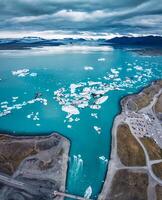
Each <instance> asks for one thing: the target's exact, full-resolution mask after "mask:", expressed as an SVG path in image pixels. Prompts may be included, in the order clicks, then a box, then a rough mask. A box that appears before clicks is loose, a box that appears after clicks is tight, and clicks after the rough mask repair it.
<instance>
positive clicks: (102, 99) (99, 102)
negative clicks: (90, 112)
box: [95, 96, 108, 105]
mask: <svg viewBox="0 0 162 200" xmlns="http://www.w3.org/2000/svg"><path fill="white" fill-rule="evenodd" d="M107 99H108V96H103V97H100V98H99V99H97V100H96V101H95V104H97V105H98V104H102V103H104V102H105V101H106V100H107Z"/></svg>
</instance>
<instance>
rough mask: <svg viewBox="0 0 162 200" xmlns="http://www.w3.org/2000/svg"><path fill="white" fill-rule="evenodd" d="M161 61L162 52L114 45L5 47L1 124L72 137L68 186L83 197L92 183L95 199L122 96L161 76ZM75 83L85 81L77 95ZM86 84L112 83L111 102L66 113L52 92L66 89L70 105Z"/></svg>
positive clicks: (0, 61)
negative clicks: (48, 48)
mask: <svg viewBox="0 0 162 200" xmlns="http://www.w3.org/2000/svg"><path fill="white" fill-rule="evenodd" d="M161 63H162V57H154V56H152V57H150V56H149V57H147V56H145V57H144V56H139V55H137V54H135V53H132V52H127V51H124V50H116V49H114V50H108V51H106V50H104V51H102V50H100V51H91V50H90V51H86V52H85V51H84V52H83V51H81V52H80V51H78V50H77V51H72V52H71V51H69V50H68V51H60V52H55V51H53V52H50V53H49V54H48V53H47V52H44V53H42V52H41V53H39V52H36V53H35V51H34V50H28V51H12V52H8V51H5V52H2V51H1V54H0V94H1V95H0V129H1V130H5V131H11V132H12V133H13V134H16V135H19V134H22V133H23V134H24V135H26V134H28V135H38V134H39V135H41V134H42V135H43V134H44V133H47V134H48V133H51V132H53V131H57V132H59V133H61V134H62V135H64V136H66V137H67V138H69V139H70V140H71V150H70V158H69V170H68V180H67V186H66V189H67V191H68V192H71V193H74V194H78V195H81V196H83V195H84V193H85V190H86V189H87V188H88V187H89V186H90V187H91V188H92V195H91V198H94V199H95V198H96V197H97V195H98V194H99V192H100V190H101V187H102V184H103V181H104V177H105V172H106V169H107V164H108V160H109V155H110V144H111V127H112V123H113V119H114V117H115V115H117V114H118V113H119V112H120V106H119V100H120V99H121V98H122V97H123V96H125V95H127V94H131V93H134V92H138V91H139V90H140V89H141V88H142V87H144V86H146V85H147V84H149V83H150V82H151V81H152V80H155V79H160V78H162V64H161ZM18 70H22V71H18ZM92 81H93V82H92ZM94 82H95V83H94ZM71 84H75V85H74V86H76V84H82V86H80V87H78V88H77V89H76V90H75V93H74V94H73V93H72V91H71V88H72V86H71ZM70 87H71V88H70ZM85 87H87V88H89V89H90V90H93V89H95V91H96V90H104V88H105V87H107V88H108V87H110V88H109V89H108V90H106V93H105V92H104V93H105V94H104V96H108V99H107V101H106V102H104V103H103V104H101V108H99V109H92V107H91V108H90V105H91V106H92V105H93V104H94V99H93V97H92V98H91V99H90V100H89V101H88V104H89V106H87V107H86V108H79V107H77V110H78V111H79V114H77V115H72V116H70V117H69V116H67V113H66V112H64V111H62V105H60V104H59V103H60V101H59V100H58V95H55V98H54V91H58V90H59V89H60V88H62V89H61V91H62V90H63V92H62V95H63V96H62V97H61V98H62V99H63V100H65V101H66V102H68V104H69V102H70V99H75V98H76V96H75V94H80V93H81V92H83V90H84V88H85ZM56 93H57V92H56ZM75 107H76V106H75ZM8 112H10V113H8ZM7 113H8V114H7ZM96 127H97V129H96Z"/></svg>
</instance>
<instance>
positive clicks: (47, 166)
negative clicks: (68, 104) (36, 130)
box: [0, 132, 70, 200]
mask: <svg viewBox="0 0 162 200" xmlns="http://www.w3.org/2000/svg"><path fill="white" fill-rule="evenodd" d="M69 150H70V141H69V140H68V139H67V138H65V137H63V136H61V135H60V134H58V133H51V134H50V135H46V136H13V135H9V134H2V132H1V134H0V153H1V163H0V169H1V170H0V182H1V183H2V186H3V187H2V186H0V190H1V192H0V198H1V199H2V200H3V198H5V199H6V195H7V197H8V198H13V200H15V198H16V200H19V198H20V199H21V198H25V199H26V197H25V196H26V195H29V194H30V195H29V196H30V198H31V199H33V200H34V199H35V198H42V200H44V199H51V200H52V199H53V197H52V194H53V191H54V190H58V191H61V192H64V191H65V189H66V181H67V170H68V158H69ZM3 155H4V156H3ZM10 179H11V182H10V181H9V182H6V181H5V180H10ZM3 180H4V181H3ZM16 181H20V183H17V182H16ZM14 182H15V183H14ZM3 183H4V184H3ZM18 184H20V185H21V187H20V188H19V186H18ZM40 191H41V192H40ZM17 194H18V196H17ZM24 195H25V196H24ZM56 199H58V200H59V199H60V200H62V199H63V198H62V197H56Z"/></svg>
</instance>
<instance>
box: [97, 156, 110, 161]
mask: <svg viewBox="0 0 162 200" xmlns="http://www.w3.org/2000/svg"><path fill="white" fill-rule="evenodd" d="M99 159H100V160H102V161H104V162H108V159H106V158H105V156H100V157H99Z"/></svg>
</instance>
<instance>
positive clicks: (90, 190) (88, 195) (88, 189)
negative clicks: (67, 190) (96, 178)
mask: <svg viewBox="0 0 162 200" xmlns="http://www.w3.org/2000/svg"><path fill="white" fill-rule="evenodd" d="M91 195H92V187H91V186H89V187H88V188H87V189H86V191H85V193H84V198H86V199H89V198H90V197H91Z"/></svg>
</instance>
